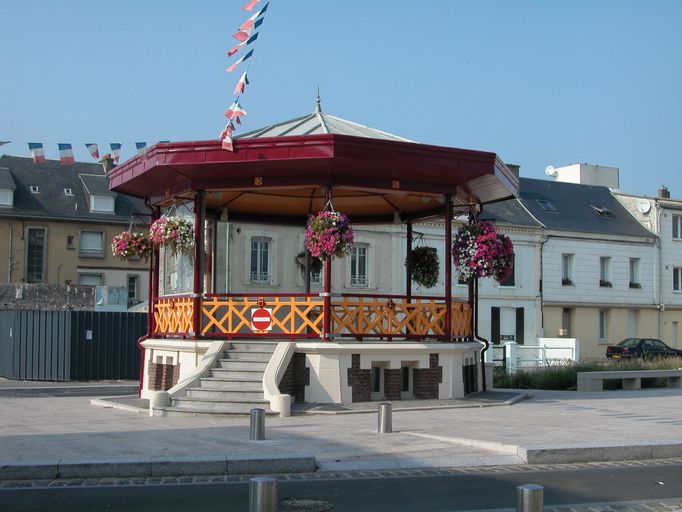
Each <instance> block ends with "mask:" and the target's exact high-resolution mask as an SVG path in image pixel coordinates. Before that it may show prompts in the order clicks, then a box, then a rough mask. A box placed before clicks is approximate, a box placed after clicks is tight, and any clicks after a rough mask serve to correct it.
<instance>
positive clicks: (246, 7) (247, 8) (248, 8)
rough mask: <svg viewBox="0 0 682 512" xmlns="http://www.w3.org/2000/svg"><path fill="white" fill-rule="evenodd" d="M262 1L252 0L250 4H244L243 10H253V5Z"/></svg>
mask: <svg viewBox="0 0 682 512" xmlns="http://www.w3.org/2000/svg"><path fill="white" fill-rule="evenodd" d="M258 2H260V0H251V1H250V2H249V3H248V4H244V5H242V11H252V10H253V7H254V6H255V5H256V4H257V3H258Z"/></svg>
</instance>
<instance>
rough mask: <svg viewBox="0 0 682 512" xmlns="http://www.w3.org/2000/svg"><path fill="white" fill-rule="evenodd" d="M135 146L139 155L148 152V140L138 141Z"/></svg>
mask: <svg viewBox="0 0 682 512" xmlns="http://www.w3.org/2000/svg"><path fill="white" fill-rule="evenodd" d="M135 148H137V154H138V155H144V154H145V153H146V152H147V143H146V142H136V143H135Z"/></svg>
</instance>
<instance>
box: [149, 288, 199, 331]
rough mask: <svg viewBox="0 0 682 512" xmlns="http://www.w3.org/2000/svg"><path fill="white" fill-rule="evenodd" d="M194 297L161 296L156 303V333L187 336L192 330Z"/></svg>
mask: <svg viewBox="0 0 682 512" xmlns="http://www.w3.org/2000/svg"><path fill="white" fill-rule="evenodd" d="M193 314H194V299H193V298H192V297H187V296H181V297H160V298H159V299H157V300H156V302H155V304H154V320H155V323H156V329H155V331H154V334H155V335H171V336H187V335H189V334H190V333H191V332H192V316H193Z"/></svg>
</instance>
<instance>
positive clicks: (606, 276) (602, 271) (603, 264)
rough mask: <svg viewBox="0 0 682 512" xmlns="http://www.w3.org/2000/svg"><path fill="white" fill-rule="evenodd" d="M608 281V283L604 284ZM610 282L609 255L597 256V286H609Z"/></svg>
mask: <svg viewBox="0 0 682 512" xmlns="http://www.w3.org/2000/svg"><path fill="white" fill-rule="evenodd" d="M606 283H608V284H606ZM609 284H611V257H610V256H600V257H599V286H606V287H609Z"/></svg>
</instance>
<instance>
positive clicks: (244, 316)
mask: <svg viewBox="0 0 682 512" xmlns="http://www.w3.org/2000/svg"><path fill="white" fill-rule="evenodd" d="M195 300H197V299H195V298H193V297H192V296H172V297H161V298H159V299H158V300H156V301H154V319H155V326H156V328H155V332H154V334H155V335H157V336H174V337H177V336H183V337H186V336H188V335H190V334H192V331H193V321H194V316H193V314H194V304H195ZM200 303H201V318H200V322H201V324H200V332H201V336H203V337H225V338H228V339H230V338H234V337H251V336H255V337H278V338H290V339H297V338H317V339H319V338H321V337H323V335H324V333H323V325H324V298H323V297H321V296H320V295H319V294H287V295H284V294H272V295H262V294H207V295H205V296H204V297H202V298H201V301H200ZM445 311H446V304H445V302H444V300H443V298H442V297H412V298H411V299H410V300H409V301H408V299H407V298H406V297H405V296H402V295H381V296H378V295H361V294H344V295H340V296H333V297H332V298H331V322H330V325H331V332H330V333H329V335H330V336H331V337H352V338H356V339H365V338H379V339H387V340H391V339H393V338H405V339H425V338H436V339H443V338H446V336H445ZM471 315H472V312H471V308H470V307H469V304H468V303H466V302H463V301H453V302H452V303H451V337H452V338H470V337H471V336H472V332H471Z"/></svg>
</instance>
